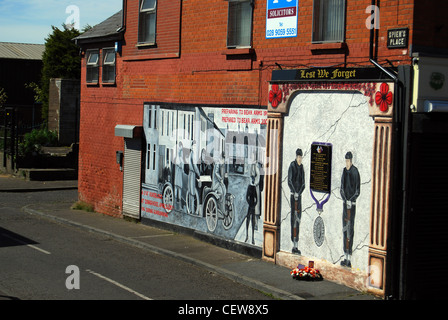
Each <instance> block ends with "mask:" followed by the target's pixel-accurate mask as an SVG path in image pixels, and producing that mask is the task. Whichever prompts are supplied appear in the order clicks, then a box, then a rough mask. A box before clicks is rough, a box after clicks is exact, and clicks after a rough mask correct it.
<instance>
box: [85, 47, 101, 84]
mask: <svg viewBox="0 0 448 320" xmlns="http://www.w3.org/2000/svg"><path fill="white" fill-rule="evenodd" d="M99 59H100V51H99V50H88V51H87V76H86V81H87V83H98V74H99Z"/></svg>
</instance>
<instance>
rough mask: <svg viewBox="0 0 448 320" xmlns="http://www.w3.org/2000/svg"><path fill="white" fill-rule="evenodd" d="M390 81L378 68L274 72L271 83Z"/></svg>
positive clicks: (310, 69)
mask: <svg viewBox="0 0 448 320" xmlns="http://www.w3.org/2000/svg"><path fill="white" fill-rule="evenodd" d="M379 79H388V78H387V76H385V74H384V72H382V71H381V70H379V69H378V68H309V69H287V70H273V71H272V78H271V81H366V80H369V81H374V80H379Z"/></svg>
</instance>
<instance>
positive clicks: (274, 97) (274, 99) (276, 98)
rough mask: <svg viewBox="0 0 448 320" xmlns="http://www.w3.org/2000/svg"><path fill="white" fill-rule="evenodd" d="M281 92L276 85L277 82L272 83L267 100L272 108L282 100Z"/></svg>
mask: <svg viewBox="0 0 448 320" xmlns="http://www.w3.org/2000/svg"><path fill="white" fill-rule="evenodd" d="M282 97H283V92H282V90H281V89H280V88H279V87H278V84H273V85H272V88H271V90H270V91H269V102H270V103H271V105H272V107H273V108H277V107H278V105H279V104H280V103H281V102H282Z"/></svg>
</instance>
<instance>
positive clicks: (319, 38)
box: [311, 0, 347, 43]
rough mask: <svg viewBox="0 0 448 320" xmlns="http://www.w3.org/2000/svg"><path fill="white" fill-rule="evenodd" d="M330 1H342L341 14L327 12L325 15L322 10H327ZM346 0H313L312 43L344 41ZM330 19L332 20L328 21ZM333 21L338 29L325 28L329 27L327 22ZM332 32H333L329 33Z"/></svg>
mask: <svg viewBox="0 0 448 320" xmlns="http://www.w3.org/2000/svg"><path fill="white" fill-rule="evenodd" d="M331 1H341V2H342V6H343V8H342V16H339V18H338V15H335V14H327V16H326V17H325V13H324V10H329V9H328V6H329V3H330V2H331ZM346 3H347V1H346V0H313V30H312V39H311V41H312V43H327V42H344V41H345V26H346V16H347V13H346ZM330 20H332V21H330ZM331 23H333V24H334V25H335V26H337V27H338V28H339V30H338V31H328V30H325V29H326V28H329V24H331ZM331 32H333V34H330V33H331Z"/></svg>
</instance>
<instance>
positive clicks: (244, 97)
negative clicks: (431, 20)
mask: <svg viewBox="0 0 448 320" xmlns="http://www.w3.org/2000/svg"><path fill="white" fill-rule="evenodd" d="M138 2H139V1H138V0H128V1H127V3H128V7H127V10H126V12H127V17H126V33H125V40H126V41H125V43H124V44H123V53H122V56H117V58H118V59H117V60H118V61H117V84H116V86H104V85H101V84H100V85H99V86H92V87H91V86H87V85H86V83H85V68H83V70H82V84H81V128H80V162H79V194H80V199H81V200H84V201H86V202H89V203H92V204H94V207H95V210H96V211H99V212H103V213H106V214H112V215H119V214H120V212H121V202H122V181H123V175H122V172H120V170H119V166H118V164H117V163H116V160H115V151H116V150H123V148H124V143H123V138H121V137H115V136H114V128H115V125H117V124H134V125H141V124H142V119H143V115H142V111H143V103H144V102H145V101H148V102H151V101H155V102H174V103H197V104H202V103H203V104H226V105H232V104H235V105H241V104H244V105H248V106H249V105H250V106H261V107H262V106H266V105H267V93H268V81H269V80H270V77H271V73H272V70H274V69H276V68H277V65H276V64H275V63H278V64H280V65H282V66H283V68H302V67H310V66H333V65H338V66H341V67H343V66H349V67H353V66H371V64H370V62H369V60H368V58H369V37H370V30H369V29H367V28H366V25H365V21H366V19H367V18H368V17H369V15H370V14H369V13H365V10H366V8H367V6H369V5H370V3H371V1H369V0H350V1H347V3H348V7H347V19H346V20H347V22H346V25H347V27H346V45H347V47H346V48H345V47H344V46H342V47H341V46H339V45H337V46H334V44H331V45H324V44H312V43H311V26H312V11H313V10H312V3H313V1H312V0H300V1H299V17H298V19H299V20H298V21H299V22H298V26H299V32H298V36H297V37H296V38H284V39H266V38H265V25H266V0H256V1H255V7H254V17H253V52H251V51H249V50H227V48H226V35H227V6H228V2H227V1H224V0H208V1H203V0H202V1H199V0H189V1H180V0H159V1H158V9H157V10H158V11H157V38H156V42H157V46H155V47H149V48H138V47H137V46H136V44H137V32H138ZM412 3H413V1H411V0H400V1H398V0H396V1H395V0H390V1H381V7H380V14H381V16H380V17H381V20H380V29H379V30H378V31H377V32H378V50H377V53H378V56H377V60H378V61H380V62H382V63H384V62H385V59H389V60H390V61H392V62H393V63H394V65H398V64H408V63H409V62H410V57H409V52H408V50H405V49H393V50H389V49H387V47H386V39H387V33H386V32H387V30H388V29H390V28H396V27H409V29H410V30H411V38H410V42H411V43H412V28H413V15H414V9H413V4H412ZM232 53H237V54H232ZM83 63H85V62H83Z"/></svg>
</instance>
